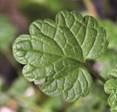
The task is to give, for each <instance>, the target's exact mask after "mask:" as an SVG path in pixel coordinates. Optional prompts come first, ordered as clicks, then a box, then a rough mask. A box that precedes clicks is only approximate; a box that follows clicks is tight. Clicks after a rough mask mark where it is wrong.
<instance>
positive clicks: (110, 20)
mask: <svg viewBox="0 0 117 112" xmlns="http://www.w3.org/2000/svg"><path fill="white" fill-rule="evenodd" d="M64 9H65V10H76V11H78V12H80V13H82V14H83V15H87V14H88V15H92V16H94V17H95V18H97V19H98V21H99V24H100V25H101V26H104V27H105V29H106V31H107V37H108V40H109V47H108V50H107V52H106V53H105V54H104V55H103V56H102V57H100V58H99V59H98V60H89V64H88V65H89V67H90V68H91V69H93V70H94V72H96V73H97V74H98V75H99V76H101V77H102V78H104V79H108V78H109V77H110V76H109V74H108V73H109V72H110V71H111V69H112V68H113V67H114V66H115V64H116V63H117V23H116V21H117V0H0V112H109V108H108V105H107V96H106V95H105V93H104V90H103V84H102V83H100V82H99V80H98V79H95V80H94V81H95V85H93V88H92V90H91V92H90V94H89V95H88V96H87V97H85V98H81V99H80V100H78V101H76V102H74V103H70V104H68V103H66V102H64V101H63V100H62V99H61V98H58V97H57V98H51V97H48V96H46V95H45V94H43V93H42V92H41V91H40V90H39V89H38V87H36V86H35V85H34V84H33V83H29V82H27V80H25V78H24V77H23V75H22V73H21V69H22V66H21V65H19V64H18V63H17V62H16V61H15V59H14V58H13V56H12V43H13V41H14V39H15V38H16V37H17V36H18V35H20V34H22V33H28V26H29V25H30V23H31V22H32V21H34V20H36V19H44V18H52V19H54V17H55V15H56V13H57V12H58V11H60V10H64ZM97 82H98V83H97Z"/></svg>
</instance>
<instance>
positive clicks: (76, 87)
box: [13, 11, 108, 102]
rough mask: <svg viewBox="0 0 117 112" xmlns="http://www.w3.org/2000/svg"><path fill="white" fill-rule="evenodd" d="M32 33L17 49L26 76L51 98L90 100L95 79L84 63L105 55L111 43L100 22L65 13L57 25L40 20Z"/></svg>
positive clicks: (17, 44) (17, 58)
mask: <svg viewBox="0 0 117 112" xmlns="http://www.w3.org/2000/svg"><path fill="white" fill-rule="evenodd" d="M61 14H64V15H61ZM68 18H69V20H68ZM29 32H30V34H29V35H21V36H20V37H19V38H17V39H16V41H15V43H14V45H13V54H14V56H15V58H16V60H17V61H18V62H19V63H21V64H24V65H25V66H24V68H23V74H24V76H25V77H26V78H27V79H28V80H29V81H33V82H34V83H35V84H36V85H38V86H39V87H40V89H41V90H42V91H43V92H44V93H46V94H48V95H50V96H62V97H63V98H64V99H65V100H66V101H69V102H72V101H75V100H76V99H78V98H79V97H80V96H86V95H87V94H88V92H89V90H90V88H91V84H92V78H91V76H90V74H89V73H88V72H87V70H86V69H85V67H84V62H85V60H86V59H88V58H96V57H97V56H99V55H101V53H103V52H104V50H105V49H106V47H107V43H108V42H107V40H106V33H105V31H104V29H103V28H101V27H99V26H98V24H97V22H96V20H95V19H94V18H92V17H90V16H86V17H82V16H81V15H80V14H78V13H76V12H67V11H61V12H60V13H58V14H57V16H56V22H54V21H52V20H50V19H45V20H37V21H35V22H33V23H32V24H31V26H30V28H29ZM83 40H84V42H83Z"/></svg>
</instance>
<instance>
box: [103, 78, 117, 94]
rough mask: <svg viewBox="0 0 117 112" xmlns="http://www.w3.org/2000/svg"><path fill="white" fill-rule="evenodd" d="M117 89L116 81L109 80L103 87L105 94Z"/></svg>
mask: <svg viewBox="0 0 117 112" xmlns="http://www.w3.org/2000/svg"><path fill="white" fill-rule="evenodd" d="M116 89H117V79H110V80H108V81H106V83H105V85H104V90H105V92H106V93H108V94H110V93H112V92H114V91H116Z"/></svg>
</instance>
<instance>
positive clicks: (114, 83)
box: [104, 66, 117, 112]
mask: <svg viewBox="0 0 117 112" xmlns="http://www.w3.org/2000/svg"><path fill="white" fill-rule="evenodd" d="M110 75H111V76H113V77H114V78H115V79H110V80H108V81H106V83H105V84H104V89H105V92H106V93H107V94H110V96H109V98H108V104H109V105H110V107H111V108H112V112H116V111H117V66H115V68H114V69H113V70H112V72H111V73H110Z"/></svg>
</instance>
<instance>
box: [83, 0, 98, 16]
mask: <svg viewBox="0 0 117 112" xmlns="http://www.w3.org/2000/svg"><path fill="white" fill-rule="evenodd" d="M84 4H85V6H86V8H87V10H88V12H89V13H90V14H91V15H92V16H94V17H98V13H97V10H96V8H95V6H94V4H93V3H92V2H91V0H84Z"/></svg>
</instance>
